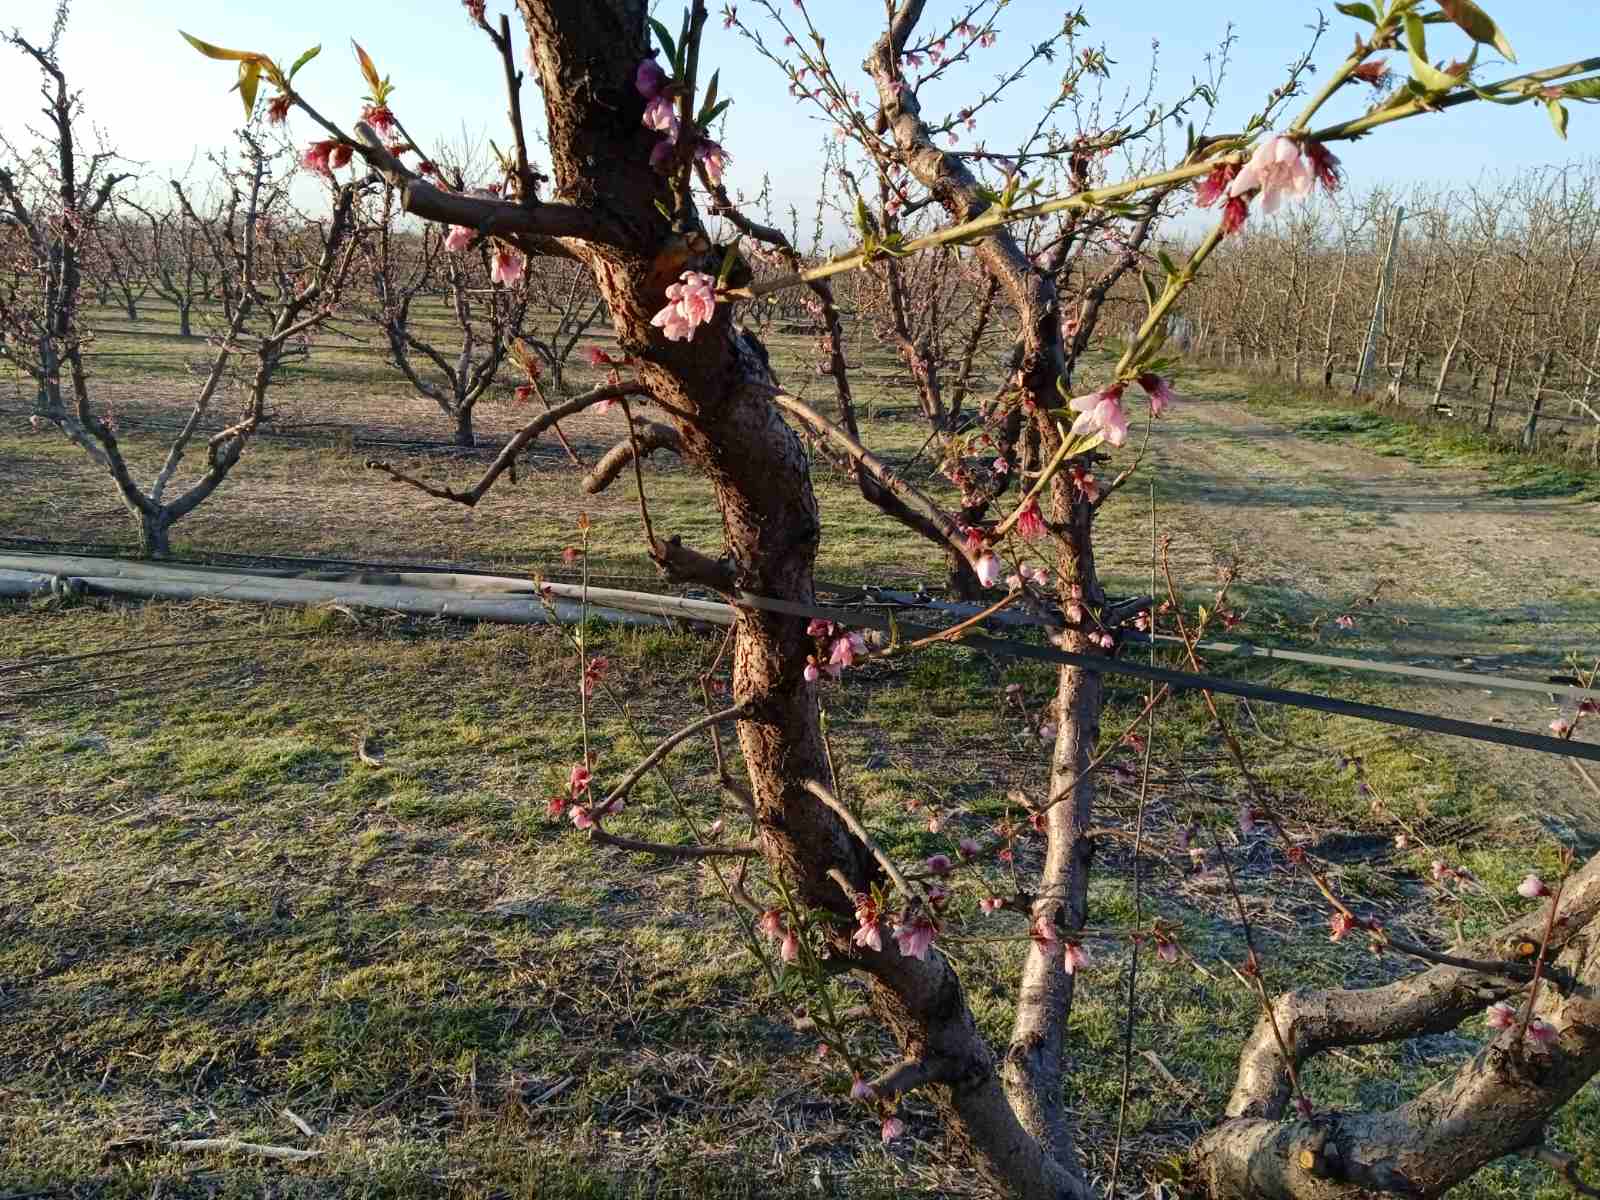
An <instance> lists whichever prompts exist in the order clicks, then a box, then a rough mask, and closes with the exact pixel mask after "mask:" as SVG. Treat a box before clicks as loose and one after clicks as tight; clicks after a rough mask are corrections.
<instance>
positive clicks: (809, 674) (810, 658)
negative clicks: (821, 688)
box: [801, 654, 822, 683]
mask: <svg viewBox="0 0 1600 1200" xmlns="http://www.w3.org/2000/svg"><path fill="white" fill-rule="evenodd" d="M801 674H803V675H804V676H805V679H806V682H807V683H815V682H816V681H817V680H819V679H821V678H822V672H821V671H819V670H818V669H817V658H816V655H814V654H808V655H807V656H806V669H805V670H804V671H803V672H801Z"/></svg>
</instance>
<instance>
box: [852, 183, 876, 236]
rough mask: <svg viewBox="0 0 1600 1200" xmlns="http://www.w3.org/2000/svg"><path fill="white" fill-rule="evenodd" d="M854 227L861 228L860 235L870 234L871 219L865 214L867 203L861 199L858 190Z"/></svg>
mask: <svg viewBox="0 0 1600 1200" xmlns="http://www.w3.org/2000/svg"><path fill="white" fill-rule="evenodd" d="M856 228H857V229H859V230H861V236H862V237H864V238H870V237H871V236H872V221H871V219H870V218H868V216H867V205H866V202H865V201H864V200H862V199H861V195H860V193H859V192H858V193H857V194H856Z"/></svg>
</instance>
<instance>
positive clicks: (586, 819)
mask: <svg viewBox="0 0 1600 1200" xmlns="http://www.w3.org/2000/svg"><path fill="white" fill-rule="evenodd" d="M572 823H573V824H574V825H576V826H577V827H578V828H579V829H590V828H593V826H594V817H593V816H591V815H590V813H589V809H588V807H587V806H586V805H583V804H574V805H573V806H572Z"/></svg>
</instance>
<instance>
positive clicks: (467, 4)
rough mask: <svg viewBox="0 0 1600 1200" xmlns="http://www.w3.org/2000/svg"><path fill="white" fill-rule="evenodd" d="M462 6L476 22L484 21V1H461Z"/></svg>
mask: <svg viewBox="0 0 1600 1200" xmlns="http://www.w3.org/2000/svg"><path fill="white" fill-rule="evenodd" d="M461 6H462V7H463V8H465V9H466V10H467V15H468V16H470V17H471V18H472V19H473V20H474V21H481V20H483V6H484V0H461Z"/></svg>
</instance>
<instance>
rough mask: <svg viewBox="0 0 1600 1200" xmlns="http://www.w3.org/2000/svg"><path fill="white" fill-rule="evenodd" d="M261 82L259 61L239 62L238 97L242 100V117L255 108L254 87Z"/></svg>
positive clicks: (246, 118)
mask: <svg viewBox="0 0 1600 1200" xmlns="http://www.w3.org/2000/svg"><path fill="white" fill-rule="evenodd" d="M260 84H261V63H260V61H259V60H255V59H252V60H250V61H247V62H242V63H240V64H239V98H240V99H241V100H243V101H244V119H245V120H246V121H248V120H249V119H250V114H251V113H253V112H255V110H256V88H257V87H259V86H260Z"/></svg>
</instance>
